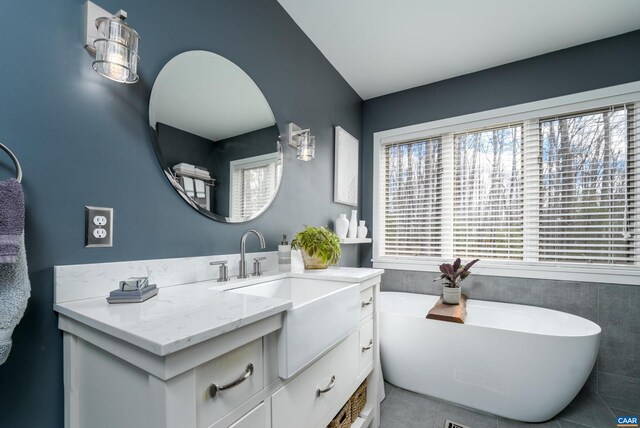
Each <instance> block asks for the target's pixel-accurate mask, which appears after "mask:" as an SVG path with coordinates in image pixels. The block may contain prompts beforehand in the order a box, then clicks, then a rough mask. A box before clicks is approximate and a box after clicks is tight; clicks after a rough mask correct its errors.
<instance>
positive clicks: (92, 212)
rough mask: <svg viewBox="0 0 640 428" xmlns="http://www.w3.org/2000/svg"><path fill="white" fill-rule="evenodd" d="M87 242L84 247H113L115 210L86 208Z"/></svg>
mask: <svg viewBox="0 0 640 428" xmlns="http://www.w3.org/2000/svg"><path fill="white" fill-rule="evenodd" d="M84 212H85V242H84V246H85V247H87V248H92V247H112V246H113V208H102V207H89V206H86V207H84Z"/></svg>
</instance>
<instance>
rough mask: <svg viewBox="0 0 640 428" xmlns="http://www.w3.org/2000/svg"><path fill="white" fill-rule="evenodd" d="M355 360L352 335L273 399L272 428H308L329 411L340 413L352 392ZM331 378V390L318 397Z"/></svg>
mask: <svg viewBox="0 0 640 428" xmlns="http://www.w3.org/2000/svg"><path fill="white" fill-rule="evenodd" d="M358 358H359V356H358V332H355V333H353V334H351V336H349V337H348V338H347V339H345V340H344V341H343V342H342V343H341V344H340V345H338V346H337V347H335V348H334V349H333V350H331V351H330V352H329V353H328V354H327V355H325V356H324V357H322V358H321V359H319V360H318V361H317V362H315V363H314V364H313V365H312V366H310V367H309V368H307V369H306V370H304V371H303V372H302V373H300V374H299V375H298V376H297V377H295V378H294V379H293V380H292V381H291V382H289V383H288V384H286V385H285V386H283V387H282V388H280V389H279V390H278V391H277V392H276V393H275V394H274V395H273V398H272V401H271V403H272V409H271V418H272V422H273V425H272V426H273V427H274V428H276V427H277V428H301V427H306V428H312V427H315V426H317V425H319V424H320V418H322V417H323V416H326V414H327V412H329V411H330V410H332V409H335V411H336V412H337V411H338V410H340V408H339V406H340V405H341V404H344V402H345V401H346V400H347V399H348V398H349V394H350V393H351V392H353V391H352V389H353V385H354V383H355V381H356V378H357V375H358ZM332 376H335V382H334V383H333V387H332V388H331V389H329V390H328V391H326V392H323V393H320V394H318V390H319V389H328V388H329V387H330V386H331V384H332V382H331V379H332ZM331 416H333V415H331ZM326 422H329V421H326Z"/></svg>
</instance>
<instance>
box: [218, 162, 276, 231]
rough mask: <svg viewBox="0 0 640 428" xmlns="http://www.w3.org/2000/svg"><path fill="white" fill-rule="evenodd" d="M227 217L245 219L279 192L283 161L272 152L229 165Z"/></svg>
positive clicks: (260, 209)
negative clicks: (229, 191)
mask: <svg viewBox="0 0 640 428" xmlns="http://www.w3.org/2000/svg"><path fill="white" fill-rule="evenodd" d="M230 168H231V195H230V206H231V212H230V217H231V218H232V219H234V220H246V219H249V218H252V217H253V216H255V215H256V214H258V213H260V212H261V211H262V210H264V209H265V207H266V206H267V205H268V204H269V202H271V200H272V199H273V196H274V194H275V192H276V190H277V189H278V185H279V181H278V180H279V179H280V175H281V174H280V169H281V168H282V161H281V160H280V154H279V153H272V154H267V155H262V156H255V157H251V158H245V159H239V160H235V161H232V162H231V165H230Z"/></svg>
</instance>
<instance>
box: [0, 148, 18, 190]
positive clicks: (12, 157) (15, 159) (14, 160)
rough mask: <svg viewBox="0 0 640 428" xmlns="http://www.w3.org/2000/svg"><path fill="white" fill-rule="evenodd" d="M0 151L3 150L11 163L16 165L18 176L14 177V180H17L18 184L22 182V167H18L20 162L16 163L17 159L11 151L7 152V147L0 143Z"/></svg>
mask: <svg viewBox="0 0 640 428" xmlns="http://www.w3.org/2000/svg"><path fill="white" fill-rule="evenodd" d="M0 149H2V150H4V151H5V152H6V153H7V154H8V155H9V157H10V158H11V160H12V161H13V163H14V164H15V165H16V171H17V172H18V176H17V177H16V180H18V183H20V182H22V167H21V166H20V162H18V158H17V157H16V155H14V154H13V152H12V151H11V150H9V147H7V146H5V145H4V144H2V143H0Z"/></svg>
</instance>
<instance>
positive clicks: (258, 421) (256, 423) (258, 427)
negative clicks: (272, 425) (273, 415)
mask: <svg viewBox="0 0 640 428" xmlns="http://www.w3.org/2000/svg"><path fill="white" fill-rule="evenodd" d="M229 428H267V410H266V408H265V406H264V403H260V405H258V406H256V407H255V408H254V409H253V410H251V411H250V412H249V413H247V414H246V415H244V416H243V417H241V418H240V419H239V420H238V421H237V422H235V423H234V424H232V425H231V426H229Z"/></svg>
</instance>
